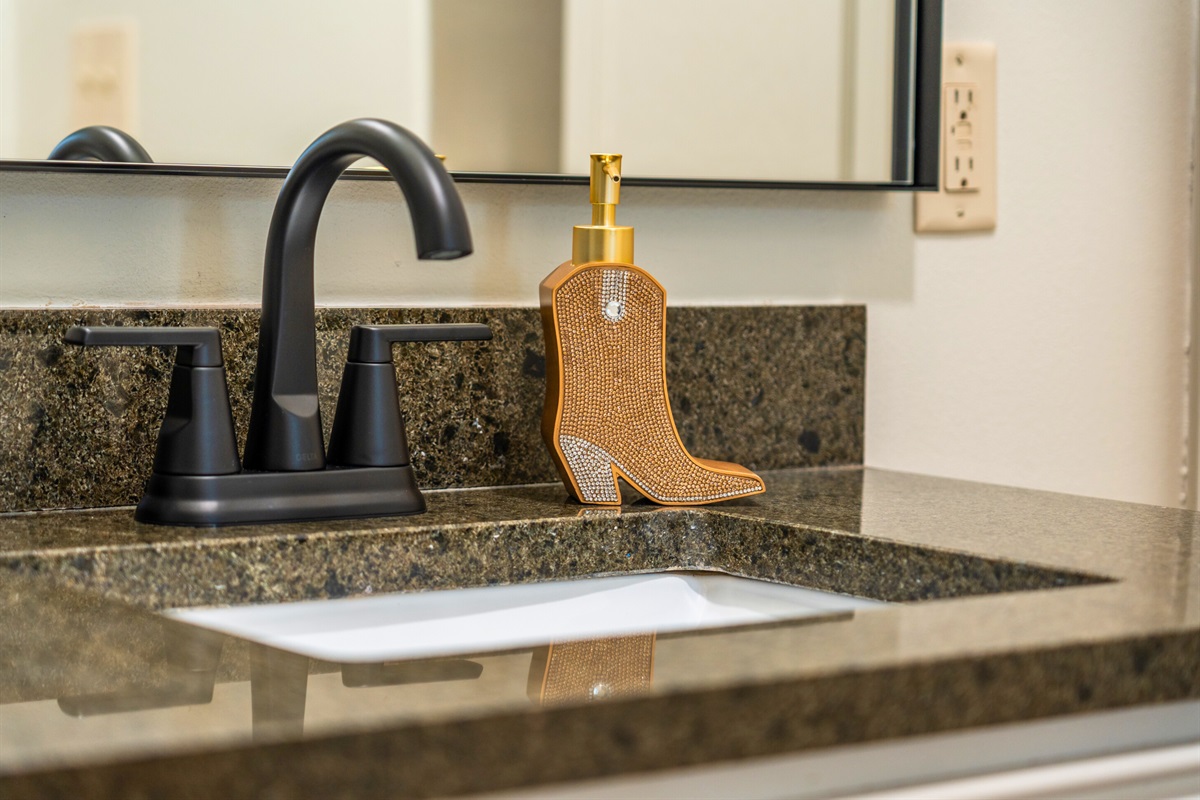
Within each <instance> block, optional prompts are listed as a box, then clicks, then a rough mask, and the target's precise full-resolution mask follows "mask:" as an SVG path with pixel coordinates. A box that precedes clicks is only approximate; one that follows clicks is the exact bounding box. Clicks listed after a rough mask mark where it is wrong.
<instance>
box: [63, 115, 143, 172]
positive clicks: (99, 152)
mask: <svg viewBox="0 0 1200 800" xmlns="http://www.w3.org/2000/svg"><path fill="white" fill-rule="evenodd" d="M46 158H48V159H50V160H51V161H116V162H120V163H123V164H139V163H140V164H152V163H153V162H154V159H152V158H151V157H150V154H149V153H147V152H146V148H144V147H142V145H141V143H139V142H138V140H137V139H135V138H133V137H132V136H130V135H129V134H128V133H126V132H125V131H123V130H121V129H120V128H113V127H110V126H108V125H89V126H88V127H86V128H80V129H79V130H77V131H75V132H74V133H71V134H69V135H68V136H66V137H65V138H64V139H63V140H62V141H61V142H59V143H58V144H56V145H54V149H53V150H51V151H50V155H48V156H46Z"/></svg>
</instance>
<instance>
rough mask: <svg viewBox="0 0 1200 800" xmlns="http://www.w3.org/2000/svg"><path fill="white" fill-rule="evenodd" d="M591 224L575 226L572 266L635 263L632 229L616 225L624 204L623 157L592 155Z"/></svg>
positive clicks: (609, 154) (617, 155)
mask: <svg viewBox="0 0 1200 800" xmlns="http://www.w3.org/2000/svg"><path fill="white" fill-rule="evenodd" d="M591 201H592V224H591V225H576V226H575V232H574V235H573V237H572V247H571V263H573V264H587V263H589V262H592V261H616V262H620V263H622V264H632V263H633V228H631V227H629V226H627V225H617V204H618V203H620V202H621V156H620V155H619V154H616V153H592V169H591Z"/></svg>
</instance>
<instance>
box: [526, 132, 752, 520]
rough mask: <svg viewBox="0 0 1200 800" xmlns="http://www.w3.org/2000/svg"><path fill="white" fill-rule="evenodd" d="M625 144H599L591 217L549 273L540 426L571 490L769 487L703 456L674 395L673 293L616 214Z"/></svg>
mask: <svg viewBox="0 0 1200 800" xmlns="http://www.w3.org/2000/svg"><path fill="white" fill-rule="evenodd" d="M620 196H621V156H619V155H613V154H606V153H595V154H593V155H592V164H591V201H592V224H591V225H577V226H576V227H575V234H574V246H573V248H572V257H571V260H570V261H567V262H566V263H564V264H562V265H561V266H560V267H558V269H556V270H554V272H552V273H550V274H549V275H548V276H547V277H546V279H545V280H544V281H542V284H541V292H540V295H541V307H542V327H543V329H544V331H545V338H546V407H545V412H544V414H543V416H542V436H543V438H544V439H545V441H546V445H547V447H549V449H550V455H551V457H552V458H553V459H554V464H555V466H556V467H557V468H558V473H559V475H560V476H561V477H562V480H563V483H564V484H566V487H567V489H568V490H569V491H570V493H571V494H572V495H573V496H574V497H575V498H576V499H578V500H579V501H580V502H583V503H596V504H602V505H620V503H621V494H620V489H619V487H618V485H617V478H618V477H620V478H623V479H624V480H625V481H626V482H627V483H629V484H630V485H631V486H633V487H635V488H636V489H637V490H638V491H639V492H641V493H642V494H643V495H644V496H645V497H647V498H648V499H650V500H653V501H654V502H656V503H661V504H663V505H698V504H702V503H715V502H718V501H721V500H729V499H732V498H735V497H745V496H747V495H752V494H759V493H761V492H762V491H764V487H763V482H762V479H761V478H759V477H758V476H757V475H755V474H754V473H753V472H751V471H750V470H748V469H746V468H745V467H742V466H739V465H737V464H729V463H725V462H722V461H708V460H706V459H700V458H694V457H693V456H692V455H691V454H689V453H688V451H687V449H686V448H685V447H684V446H683V442H682V441H681V440H680V438H679V434H678V432H677V431H676V429H675V420H674V418H673V417H672V415H671V406H670V403H669V401H668V398H667V378H666V351H665V346H666V325H667V293H666V291H665V290H664V289H663V287H662V285H661V284H659V282H658V281H656V280H655V279H654V278H653V277H651V275H650V273H648V272H646V271H645V270H644V269H642V268H640V267H637V266H634V264H633V228H630V227H626V226H620V225H617V224H616V210H617V203H619V202H620Z"/></svg>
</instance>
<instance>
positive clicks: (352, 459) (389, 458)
mask: <svg viewBox="0 0 1200 800" xmlns="http://www.w3.org/2000/svg"><path fill="white" fill-rule="evenodd" d="M491 338H492V329H491V328H489V327H488V326H487V325H480V324H478V323H458V324H451V325H355V326H354V327H353V328H352V329H351V330H350V351H349V353H348V355H347V356H346V369H345V371H344V372H342V388H341V391H340V392H339V393H338V401H337V410H336V411H335V412H334V416H333V430H332V431H330V434H329V455H328V458H327V461H328V462H329V463H330V464H333V465H335V466H341V467H393V466H404V465H407V464H408V462H409V457H408V436H407V434H406V433H405V430H404V419H403V418H402V417H401V416H400V397H399V394H398V393H397V391H396V370H395V367H393V366H392V344H393V343H395V342H466V341H478V340H485V339H491Z"/></svg>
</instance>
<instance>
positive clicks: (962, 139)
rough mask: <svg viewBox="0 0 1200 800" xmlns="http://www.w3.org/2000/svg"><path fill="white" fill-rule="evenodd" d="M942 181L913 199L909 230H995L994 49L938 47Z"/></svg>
mask: <svg viewBox="0 0 1200 800" xmlns="http://www.w3.org/2000/svg"><path fill="white" fill-rule="evenodd" d="M941 153H942V160H941V161H942V163H941V179H940V181H939V188H938V191H937V192H936V193H935V192H920V193H917V194H916V195H915V200H914V209H915V213H914V228H915V229H916V231H917V232H918V233H924V232H932V231H990V230H995V228H996V46H995V45H993V44H974V43H973V44H945V45H943V48H942V123H941Z"/></svg>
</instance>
